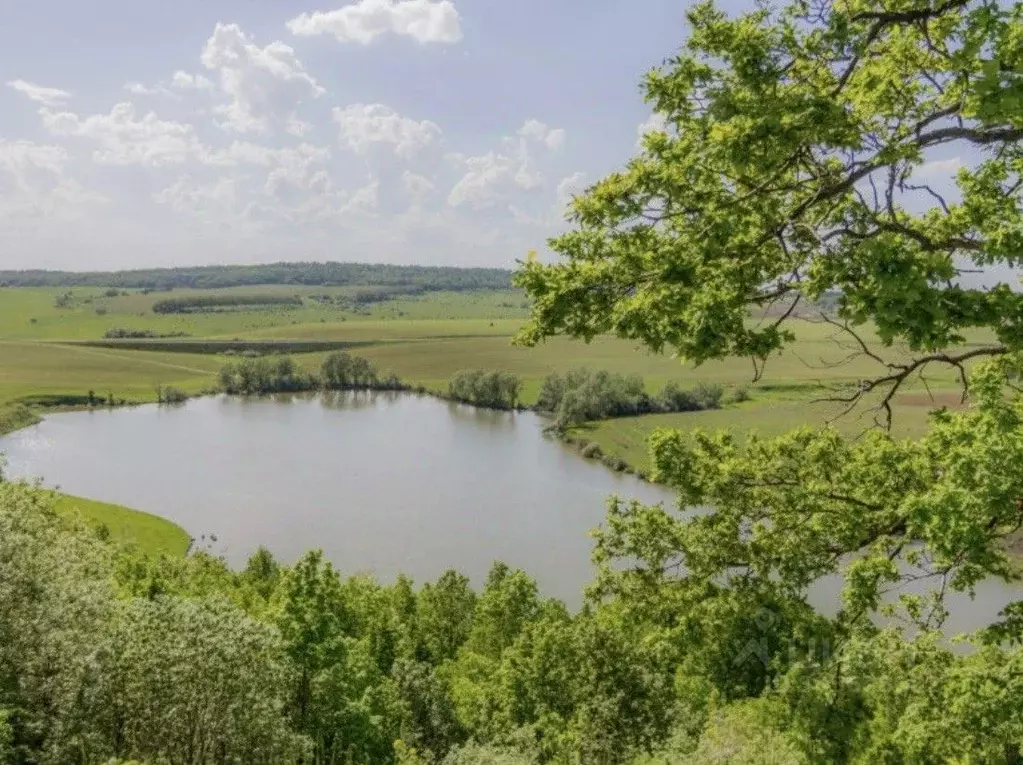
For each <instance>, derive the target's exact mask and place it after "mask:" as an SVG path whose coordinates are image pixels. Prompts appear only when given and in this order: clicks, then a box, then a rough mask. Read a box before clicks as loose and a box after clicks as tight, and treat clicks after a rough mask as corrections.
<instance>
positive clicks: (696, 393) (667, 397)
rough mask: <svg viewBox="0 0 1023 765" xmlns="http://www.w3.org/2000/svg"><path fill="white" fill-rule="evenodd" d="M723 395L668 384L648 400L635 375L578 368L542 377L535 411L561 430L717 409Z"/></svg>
mask: <svg viewBox="0 0 1023 765" xmlns="http://www.w3.org/2000/svg"><path fill="white" fill-rule="evenodd" d="M723 393H724V391H723V388H722V387H721V386H720V385H717V384H709V383H702V382H701V383H699V384H698V385H697V386H696V388H695V389H693V390H687V389H684V388H682V386H681V385H679V384H678V383H677V382H674V381H670V382H668V383H667V384H666V385H665V386H664V389H663V390H662V391H661V393H660V395H658V396H656V397H652V396H650V395H649V394H648V393H647V392H646V386H645V385H644V383H643V379H642V378H641V377H639V376H637V375H629V376H626V375H619V374H614V373H612V372H607V371H605V370H598V371H594V370H591V369H586V368H582V369H574V370H571V371H569V372H567V373H566V374H564V375H559V374H557V373H553V374H550V375H548V376H547V377H546V378H544V381H543V384H542V385H541V386H540V392H539V394H538V395H537V401H536V408H537V410H538V411H541V412H547V413H550V414H552V415H553V416H554V426H555V428H558V429H564V428H568V427H571V426H573V425H579V424H581V423H584V422H590V421H593V420H604V419H608V418H611V417H629V416H635V415H640V414H650V413H653V412H695V411H699V410H702V409H717V408H718V407H720V406H721V398H722V396H723Z"/></svg>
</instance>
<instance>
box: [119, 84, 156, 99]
mask: <svg viewBox="0 0 1023 765" xmlns="http://www.w3.org/2000/svg"><path fill="white" fill-rule="evenodd" d="M124 89H125V90H127V91H128V92H129V93H131V94H132V95H134V96H152V95H155V94H157V93H163V92H165V91H164V89H163V88H160V87H156V88H150V87H147V86H146V85H143V84H142V83H141V82H126V83H125V84H124Z"/></svg>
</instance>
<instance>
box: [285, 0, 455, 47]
mask: <svg viewBox="0 0 1023 765" xmlns="http://www.w3.org/2000/svg"><path fill="white" fill-rule="evenodd" d="M287 26H288V29H289V30H290V31H291V33H292V34H295V35H299V36H304V37H308V36H312V35H321V34H329V35H333V36H334V37H335V38H336V39H337V40H338V41H339V42H343V43H348V42H354V43H361V44H362V45H368V44H369V43H371V42H373V40H375V39H377V38H378V37H380V36H381V35H384V34H387V33H391V34H395V35H403V36H406V37H411V38H412V39H414V40H416V41H417V42H420V43H456V42H458V41H459V40H461V39H462V26H461V21H460V19H459V16H458V10H457V9H456V8H455V6H454V4H453V3H451V2H450V0H437V1H434V0H358V2H355V3H351V4H349V5H345V6H343V7H341V8H338V9H336V10H333V11H316V12H315V13H303V14H302V15H301V16H298V17H296V18H294V19H292V20H291V21H289V22H288V24H287Z"/></svg>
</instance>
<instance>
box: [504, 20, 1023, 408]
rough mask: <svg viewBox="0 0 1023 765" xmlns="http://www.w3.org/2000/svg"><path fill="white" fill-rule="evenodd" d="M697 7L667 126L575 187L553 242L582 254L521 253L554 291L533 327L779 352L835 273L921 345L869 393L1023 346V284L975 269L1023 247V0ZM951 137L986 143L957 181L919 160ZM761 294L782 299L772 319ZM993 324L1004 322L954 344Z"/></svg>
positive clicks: (671, 92) (847, 298) (676, 72)
mask: <svg viewBox="0 0 1023 765" xmlns="http://www.w3.org/2000/svg"><path fill="white" fill-rule="evenodd" d="M687 15H688V18H689V23H690V26H691V28H692V32H691V34H690V36H689V38H688V39H687V41H686V43H685V45H684V46H683V49H682V50H681V51H680V52H679V53H678V55H676V56H674V57H672V58H670V59H669V60H668V61H667V62H666V63H665V64H664V66H662V67H660V68H658V69H656V70H654V71H652V72H650V74H649V75H648V76H647V78H646V81H645V92H646V98H647V100H648V101H649V102H650V103H652V104H653V107H654V110H655V112H656V113H657V114H658V115H660V116H661V117H662V118H663V119H664V123H665V128H664V129H663V130H656V131H653V132H651V133H650V134H648V135H647V137H646V138H645V139H644V142H643V149H642V151H641V153H640V154H639V155H638V156H637V157H635V158H634V159H633V160H632V161H631V162H629V164H628V166H627V168H626V169H625V170H622V171H620V172H615V173H612V174H611V175H609V176H608V177H607V178H605V179H603V180H601V181H599V182H598V183H596V184H595V185H594V186H593V187H591V188H590V189H589V190H588V191H587V192H586V193H585V194H583V195H581V196H579V197H577V198H576V199H575V201H574V203H573V212H572V219H573V221H574V222H575V224H576V228H575V230H573V231H571V232H569V233H567V234H564V235H562V236H559V237H557V238H554V239H552V240H551V242H550V246H551V247H552V249H553V250H554V251H555V252H556V253H558V254H559V255H560V256H562V259H561V260H559V261H557V262H555V263H553V264H543V263H541V262H540V261H538V260H537V259H535V258H530V259H528V260H527V261H526V263H525V265H524V267H523V268H522V270H521V271H520V272H519V273H518V274H517V276H516V281H517V283H518V284H519V285H521V286H522V287H524V288H525V290H526V292H527V293H528V295H529V297H530V298H531V299H532V303H533V305H532V319H531V321H530V322H529V324H528V325H527V326H526V327H525V329H524V330H523V332H522V333H521V334H520V336H519V339H520V341H521V342H524V343H527V344H533V343H536V342H539V341H540V340H542V339H543V338H545V337H547V336H550V335H553V334H558V333H567V334H570V335H573V336H577V337H582V338H585V339H590V338H593V337H595V336H597V335H599V334H602V333H606V332H612V333H615V334H617V335H619V336H621V337H625V338H629V339H632V340H638V341H640V342H641V343H643V344H645V345H646V346H648V347H650V348H652V349H653V350H655V351H658V352H660V351H663V350H670V351H673V352H676V353H678V354H679V355H680V356H681V357H682V358H683V359H688V360H691V361H694V362H696V363H700V362H703V361H707V360H710V359H719V358H724V357H727V356H748V357H751V358H752V359H753V360H754V363H755V365H756V369H757V370H758V374H759V371H760V370H761V369H762V367H763V362H764V360H765V359H766V358H767V357H768V356H769V355H770V354H771V353H773V352H775V351H777V350H779V349H781V348H783V347H784V346H785V345H786V343H788V342H790V341H792V340H793V335H792V333H791V332H790V331H789V329H788V328H787V327H788V325H787V323H786V320H787V318H788V317H790V316H791V315H792V313H793V311H794V310H795V309H796V308H797V307H798V306H797V304H799V303H804V304H807V303H810V304H812V303H813V301H816V300H819V299H821V298H823V297H824V296H826V295H833V296H836V297H837V314H838V319H835V321H836V322H837V323H840V324H842V325H843V326H846V325H847V326H848V328H849V329H850V331H855V329H854V328H855V327H856V326H858V325H859V326H863V325H867V324H868V323H870V325H871V326H872V327H873V328H874V329H876V331H877V333H878V335H879V337H880V338H881V340H882V341H883V342H884V343H889V344H890V343H893V342H894V341H896V340H899V341H902V342H904V343H906V344H907V345H908V346H909V348H910V349H911V351H912V352H913V354H914V355H913V356H912V357H911V358H910V359H908V360H898V359H897V360H894V361H888V362H886V363H885V365H883V366H882V367H881V369H880V371H879V373H878V375H877V376H876V377H875V378H872V379H871V380H869V381H868V382H867V383H866V384H864V385H862V386H859V387H858V388H857V389H855V390H853V391H851V392H850V393H849V394H848V397H849V398H850V399H852V400H855V398H856V397H858V396H861V395H863V394H864V393H868V392H871V391H873V392H875V393H879V394H880V395H881V396H882V397H883V399H884V401H885V402H889V401H890V396H892V395H894V391H895V390H896V389H897V388H898V387H899V385H901V383H902V382H903V381H905V380H906V379H907V378H908V377H909V376H910V375H912V374H914V373H916V372H918V371H919V370H921V369H922V368H924V367H925V366H927V365H928V364H931V363H939V364H940V363H952V364H959V363H961V362H962V361H965V360H967V359H971V358H975V357H978V356H983V355H997V354H1000V353H1002V352H1004V351H1005V350H1007V349H1008V350H1015V349H1020V348H1023V332H1021V331H1020V323H1019V318H1018V317H1019V316H1020V315H1023V293H1019V292H1015V291H1013V290H1012V289H1011V288H1010V287H1009V286H1008V285H1004V284H1003V285H1000V286H998V287H995V288H991V289H984V288H981V287H970V286H968V285H966V284H964V283H962V282H961V281H960V280H959V279H958V277H959V276H960V275H961V274H962V273H963V272H964V270H970V269H977V268H983V267H988V266H991V265H1002V266H1009V267H1012V266H1015V265H1017V264H1018V262H1019V253H1020V252H1021V251H1023V210H1021V198H1023V184H1021V183H1020V182H1019V177H1020V169H1021V164H1020V163H1021V162H1023V149H1021V147H1020V139H1021V138H1023V121H1021V119H1020V115H1021V114H1023V108H1021V104H1023V101H1021V98H1023V85H1021V83H1020V77H1019V72H1020V70H1021V67H1023V44H1021V42H1020V41H1021V39H1023V37H1021V34H1020V27H1021V24H1023V10H1021V8H1020V5H1019V4H1018V3H1015V4H1012V3H997V2H994V1H993V0H975V1H971V0H949V1H948V2H931V1H930V0H905V1H904V2H898V3H896V4H894V5H893V4H891V3H882V2H880V1H879V0H856V1H855V2H842V3H808V2H802V1H800V2H792V3H789V4H788V5H787V6H785V7H784V8H782V9H779V10H773V9H766V8H764V9H759V10H756V11H753V12H751V13H747V14H743V15H741V16H739V17H737V18H734V19H733V18H728V17H727V16H726V15H725V14H724V13H723V12H722V11H720V10H719V9H718V8H717V7H716V6H715V5H714V4H713V3H711V2H701V3H699V4H698V5H696V6H694V7H693V8H691V9H690V10H689V11H688V14H687ZM936 153H940V156H943V157H950V156H958V157H962V158H963V159H964V160H970V161H969V162H968V164H969V165H971V166H967V167H963V168H962V169H960V170H959V171H958V173H957V174H956V178H955V185H956V187H957V192H956V194H955V196H948V198H945V197H943V196H942V195H941V194H940V193H939V189H936V188H935V187H934V186H935V184H934V183H933V182H931V181H929V179H928V177H927V175H926V173H921V172H919V171H920V168H921V167H922V166H923V165H924V164H925V163H926V162H928V161H929V160H930V159H932V158H933V157H934V156H935V155H936ZM974 159H975V160H976V161H975V162H973V161H972V160H974ZM957 197H958V198H957ZM751 307H755V308H762V309H763V308H769V307H770V308H775V309H776V310H777V312H778V313H779V314H780V316H779V318H777V319H776V320H769V321H764V322H761V323H759V324H755V325H754V324H751V323H750V322H748V321H747V319H748V316H749V312H750V308H751ZM975 329H985V330H987V331H989V332H990V333H991V334H992V335H994V337H995V339H996V340H995V342H993V343H991V344H990V345H981V346H977V347H972V348H968V349H965V350H961V351H958V352H954V353H945V352H944V349H946V348H948V347H949V346H952V345H954V344H956V343H960V342H962V341H963V340H964V339H965V337H966V335H967V333H968V332H969V331H970V330H975ZM862 350H863V352H864V354H866V355H869V354H871V353H873V351H869V350H868V349H866V348H864V349H862ZM875 356H876V354H875Z"/></svg>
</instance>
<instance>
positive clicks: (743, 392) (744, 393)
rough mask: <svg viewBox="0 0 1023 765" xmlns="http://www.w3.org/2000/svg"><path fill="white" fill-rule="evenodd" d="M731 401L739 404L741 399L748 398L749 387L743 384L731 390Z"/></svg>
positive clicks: (745, 399)
mask: <svg viewBox="0 0 1023 765" xmlns="http://www.w3.org/2000/svg"><path fill="white" fill-rule="evenodd" d="M730 398H731V402H732V403H733V404H741V403H742V402H743V401H749V400H750V392H749V388H747V387H746V386H745V385H740V386H739V387H737V388H735V389H734V390H733V391H732V395H731V397H730Z"/></svg>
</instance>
